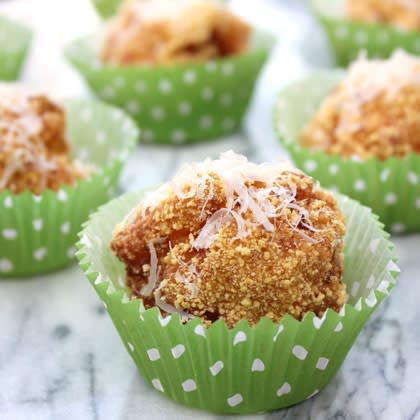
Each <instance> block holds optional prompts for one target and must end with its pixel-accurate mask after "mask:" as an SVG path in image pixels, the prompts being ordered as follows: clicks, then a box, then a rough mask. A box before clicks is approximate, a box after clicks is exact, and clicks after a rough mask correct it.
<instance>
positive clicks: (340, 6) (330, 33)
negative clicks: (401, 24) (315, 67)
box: [312, 0, 420, 66]
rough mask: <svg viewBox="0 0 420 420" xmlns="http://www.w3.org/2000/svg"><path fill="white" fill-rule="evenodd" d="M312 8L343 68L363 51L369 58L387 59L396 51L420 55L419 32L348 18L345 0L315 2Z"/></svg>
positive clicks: (318, 0) (317, 0) (315, 0)
mask: <svg viewBox="0 0 420 420" xmlns="http://www.w3.org/2000/svg"><path fill="white" fill-rule="evenodd" d="M312 6H313V9H314V11H315V14H316V15H317V17H318V19H319V21H320V23H321V24H322V26H323V28H324V30H325V33H326V35H327V37H328V40H329V43H330V45H331V48H332V52H333V54H334V56H335V60H336V62H337V64H338V65H340V66H347V65H348V64H349V63H350V62H352V61H353V60H354V59H355V58H357V56H358V54H359V52H360V51H361V50H364V51H366V53H367V55H368V56H369V57H388V56H390V55H391V54H392V52H393V51H394V50H395V49H397V48H403V49H405V50H406V51H408V52H410V53H412V54H416V55H419V54H420V31H408V30H402V29H399V28H396V27H394V26H391V25H386V24H379V23H367V22H361V21H354V20H350V19H348V18H347V19H346V18H345V17H343V16H342V14H343V12H342V11H343V10H344V0H335V1H331V0H312Z"/></svg>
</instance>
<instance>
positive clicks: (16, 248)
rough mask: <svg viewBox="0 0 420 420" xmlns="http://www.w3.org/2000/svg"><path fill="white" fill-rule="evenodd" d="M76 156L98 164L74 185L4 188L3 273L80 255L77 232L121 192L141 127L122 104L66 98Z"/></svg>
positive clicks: (0, 208) (40, 268)
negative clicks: (15, 190) (16, 190)
mask: <svg viewBox="0 0 420 420" xmlns="http://www.w3.org/2000/svg"><path fill="white" fill-rule="evenodd" d="M63 105H64V107H65V109H66V113H67V117H68V119H67V121H68V122H67V129H68V138H69V140H70V143H71V146H72V153H73V156H72V157H73V158H78V159H79V160H80V161H84V162H87V163H90V164H94V165H95V166H96V168H97V170H96V171H95V172H94V173H93V174H92V175H91V176H89V177H88V178H86V179H83V180H80V181H78V182H77V183H76V184H75V185H74V186H63V187H62V188H61V189H60V190H59V191H58V192H54V191H52V190H48V189H47V190H45V191H44V192H43V193H42V194H41V195H33V194H32V193H30V192H29V191H27V192H24V193H22V194H13V193H11V192H10V191H9V190H4V191H2V192H0V277H17V276H28V275H33V274H38V273H42V272H48V271H52V270H56V269H58V268H61V267H64V266H66V265H68V264H69V263H71V262H72V261H74V259H75V252H76V249H75V243H76V241H77V233H78V231H79V230H80V228H81V225H82V223H83V222H84V221H86V220H87V218H88V217H89V214H90V213H91V212H93V211H94V210H96V208H97V207H98V206H99V205H101V204H103V203H105V202H107V201H108V200H109V199H110V198H112V197H113V196H114V195H115V192H116V188H117V186H118V179H119V174H120V171H121V168H122V165H123V162H124V161H125V160H126V159H127V156H128V154H129V153H130V151H131V150H132V148H133V147H134V145H135V144H136V141H137V136H138V129H137V127H136V125H135V123H134V122H132V121H131V119H130V118H129V117H127V116H126V115H124V113H123V112H122V111H120V110H119V109H116V108H113V107H110V106H108V105H104V104H101V103H99V102H94V101H89V100H71V101H67V102H65V103H64V104H63Z"/></svg>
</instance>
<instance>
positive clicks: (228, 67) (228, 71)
mask: <svg viewBox="0 0 420 420" xmlns="http://www.w3.org/2000/svg"><path fill="white" fill-rule="evenodd" d="M234 70H235V67H234V66H233V64H232V63H229V62H228V63H225V64H223V65H222V73H223V74H224V75H226V76H230V75H232V74H233V72H234Z"/></svg>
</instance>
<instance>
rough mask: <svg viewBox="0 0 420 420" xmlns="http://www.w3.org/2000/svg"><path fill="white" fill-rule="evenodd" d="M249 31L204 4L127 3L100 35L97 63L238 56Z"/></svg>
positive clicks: (196, 0)
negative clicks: (100, 42) (101, 61)
mask: <svg viewBox="0 0 420 420" xmlns="http://www.w3.org/2000/svg"><path fill="white" fill-rule="evenodd" d="M249 36H250V27H249V26H248V25H247V24H246V23H245V22H244V21H242V19H240V18H239V17H237V16H235V15H234V14H233V13H231V12H230V11H229V10H227V9H226V8H225V7H223V6H222V5H220V4H217V3H214V2H212V1H208V0H154V1H153V2H152V1H144V0H128V1H126V2H125V3H124V4H123V6H122V7H121V9H120V12H119V13H118V15H117V17H116V19H115V21H114V22H113V23H112V24H111V25H110V26H109V28H108V30H107V31H106V34H105V38H104V41H103V45H102V51H101V58H102V60H103V61H104V62H105V63H109V64H116V65H144V64H146V65H147V64H150V65H153V64H174V63H180V62H190V61H200V60H208V59H213V58H217V57H225V56H229V55H234V54H240V53H242V52H244V51H245V50H246V48H247V46H248V41H249Z"/></svg>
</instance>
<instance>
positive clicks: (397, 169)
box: [274, 71, 420, 233]
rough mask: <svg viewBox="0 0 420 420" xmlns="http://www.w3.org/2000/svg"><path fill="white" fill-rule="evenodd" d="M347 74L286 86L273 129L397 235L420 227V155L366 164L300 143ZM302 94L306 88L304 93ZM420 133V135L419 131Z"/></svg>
mask: <svg viewBox="0 0 420 420" xmlns="http://www.w3.org/2000/svg"><path fill="white" fill-rule="evenodd" d="M344 76H345V72H343V71H326V72H320V73H315V74H313V75H311V76H309V77H307V78H306V79H304V80H301V81H298V82H295V83H293V84H292V85H290V86H289V87H287V88H286V89H284V90H283V91H282V92H281V93H280V95H279V98H278V100H277V104H276V105H275V108H274V127H275V130H276V132H277V134H278V136H279V139H280V141H281V143H282V144H283V146H285V147H286V149H287V151H288V152H289V153H290V155H291V157H292V159H293V161H294V163H295V164H296V166H297V167H298V168H300V169H302V170H304V171H305V172H307V173H308V174H309V175H311V176H312V177H314V178H315V179H317V180H318V181H319V182H320V183H321V185H322V186H323V187H325V188H329V189H332V190H336V191H339V192H341V193H343V194H346V195H348V196H350V197H352V198H354V199H356V200H358V201H360V202H361V203H363V204H365V205H367V206H368V207H371V208H372V210H373V212H374V213H376V214H377V215H378V216H379V218H380V220H381V222H382V223H384V224H385V225H386V228H387V230H389V231H391V232H393V233H406V232H418V231H420V156H419V155H416V154H414V153H412V154H410V155H408V156H406V157H405V158H397V157H396V158H390V159H387V160H385V161H380V160H379V159H376V158H371V159H369V160H367V161H365V162H362V161H355V160H352V159H348V158H343V157H341V156H339V155H328V154H326V153H325V152H323V151H313V150H311V149H310V148H307V147H301V146H300V145H299V144H298V139H299V136H300V133H301V131H302V129H303V127H304V126H305V124H306V123H307V122H308V121H309V120H310V119H311V117H312V115H313V114H314V113H315V112H316V110H317V109H318V107H319V104H320V103H321V101H322V100H323V99H324V98H325V96H327V95H328V94H329V93H330V92H331V90H332V89H334V87H335V86H336V85H337V84H338V83H339V82H340V80H341V79H342V78H343V77H344ZM302 92H305V94H304V95H302ZM419 135H420V133H419Z"/></svg>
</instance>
